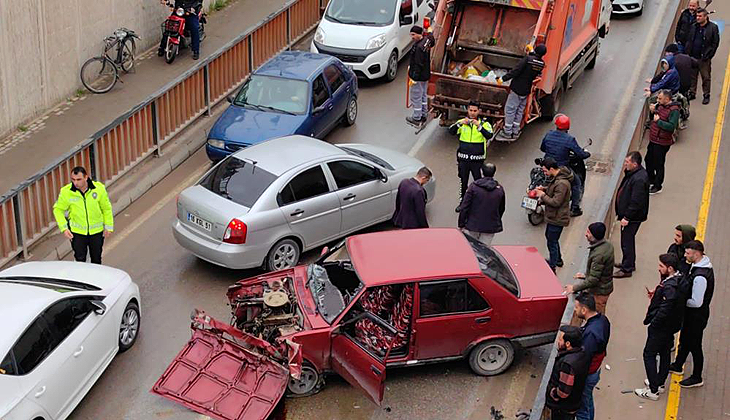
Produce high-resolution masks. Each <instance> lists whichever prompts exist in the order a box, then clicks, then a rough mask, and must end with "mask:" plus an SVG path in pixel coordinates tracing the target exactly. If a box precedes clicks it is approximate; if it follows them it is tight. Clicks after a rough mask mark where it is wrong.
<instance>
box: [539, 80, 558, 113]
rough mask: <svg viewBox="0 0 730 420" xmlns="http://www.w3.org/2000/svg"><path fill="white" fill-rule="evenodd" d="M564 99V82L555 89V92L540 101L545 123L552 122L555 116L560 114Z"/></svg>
mask: <svg viewBox="0 0 730 420" xmlns="http://www.w3.org/2000/svg"><path fill="white" fill-rule="evenodd" d="M562 98H563V82H560V85H558V87H557V88H556V89H555V91H554V92H553V93H552V94H550V95H548V96H545V97H544V98H542V99H541V100H540V106H541V109H542V116H541V118H542V119H543V120H545V121H549V120H552V119H553V117H555V115H556V114H557V113H558V112H560V102H561V100H562Z"/></svg>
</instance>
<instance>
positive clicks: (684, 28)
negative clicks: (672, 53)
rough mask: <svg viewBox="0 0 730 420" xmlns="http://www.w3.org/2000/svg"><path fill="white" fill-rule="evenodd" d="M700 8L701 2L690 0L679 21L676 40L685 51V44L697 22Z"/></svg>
mask: <svg viewBox="0 0 730 420" xmlns="http://www.w3.org/2000/svg"><path fill="white" fill-rule="evenodd" d="M699 8H700V0H689V3H688V4H687V8H686V9H684V10H682V13H681V14H680V15H679V20H677V30H676V31H675V32H674V40H675V41H676V42H677V44H678V45H679V46H680V47H681V48H682V49H684V44H685V43H686V42H687V35H688V34H689V29H690V28H691V27H692V25H693V24H694V23H695V21H696V20H697V9H699Z"/></svg>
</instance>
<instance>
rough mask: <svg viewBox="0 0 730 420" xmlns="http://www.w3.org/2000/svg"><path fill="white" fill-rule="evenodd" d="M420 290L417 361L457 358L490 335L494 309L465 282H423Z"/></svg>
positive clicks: (417, 322) (416, 327) (461, 280)
mask: <svg viewBox="0 0 730 420" xmlns="http://www.w3.org/2000/svg"><path fill="white" fill-rule="evenodd" d="M418 289H419V293H418V316H417V318H416V321H415V330H416V331H418V333H417V334H416V356H415V357H416V359H417V360H426V359H433V358H437V357H449V356H458V355H460V354H461V353H462V352H463V351H464V349H465V348H466V346H467V345H469V344H470V343H472V342H473V341H474V340H476V339H477V338H479V337H482V336H485V335H488V334H489V330H490V322H491V320H492V312H493V309H492V308H491V307H490V305H489V304H488V303H487V301H486V300H485V299H484V297H483V296H482V295H481V293H479V291H478V290H477V289H476V288H474V286H472V285H471V284H469V282H468V281H467V280H466V279H459V280H442V281H430V282H421V283H419V285H418Z"/></svg>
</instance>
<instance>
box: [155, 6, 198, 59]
mask: <svg viewBox="0 0 730 420" xmlns="http://www.w3.org/2000/svg"><path fill="white" fill-rule="evenodd" d="M185 26H186V27H187V29H188V30H189V31H190V44H191V45H190V49H192V50H193V52H200V21H199V20H198V15H196V14H190V15H187V16H185ZM165 45H167V35H165V34H164V33H163V34H162V40H160V51H163V50H164V49H165Z"/></svg>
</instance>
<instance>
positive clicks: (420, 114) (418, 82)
mask: <svg viewBox="0 0 730 420" xmlns="http://www.w3.org/2000/svg"><path fill="white" fill-rule="evenodd" d="M411 40H413V43H414V45H413V51H411V62H410V65H409V67H408V77H410V78H411V80H413V82H414V83H413V86H411V88H410V101H411V105H412V106H413V116H410V117H406V121H408V123H409V124H412V125H415V126H420V125H421V124H424V123H425V122H426V118H427V116H428V97H427V95H426V94H427V93H428V79H430V78H431V47H432V46H433V37H431V36H430V35H429V34H426V35H424V34H423V28H421V27H420V26H418V25H413V27H412V28H411Z"/></svg>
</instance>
